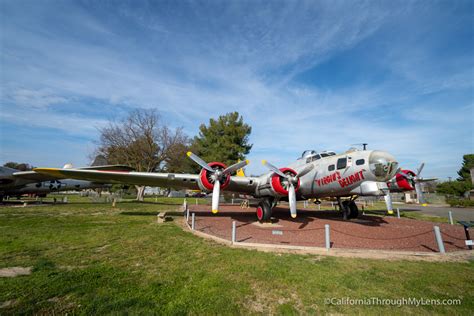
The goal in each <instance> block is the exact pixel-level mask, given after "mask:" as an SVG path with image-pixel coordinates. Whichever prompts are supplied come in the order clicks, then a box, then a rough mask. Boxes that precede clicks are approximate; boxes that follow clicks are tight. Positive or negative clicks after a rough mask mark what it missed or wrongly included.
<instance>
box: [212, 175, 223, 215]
mask: <svg viewBox="0 0 474 316" xmlns="http://www.w3.org/2000/svg"><path fill="white" fill-rule="evenodd" d="M220 194H221V183H220V182H219V180H216V182H214V188H213V189H212V209H211V211H212V213H213V214H216V213H217V212H219V196H220Z"/></svg>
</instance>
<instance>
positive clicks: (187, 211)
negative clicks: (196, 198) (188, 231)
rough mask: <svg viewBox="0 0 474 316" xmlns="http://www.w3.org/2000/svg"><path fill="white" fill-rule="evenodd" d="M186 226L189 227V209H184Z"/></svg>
mask: <svg viewBox="0 0 474 316" xmlns="http://www.w3.org/2000/svg"><path fill="white" fill-rule="evenodd" d="M186 224H188V225H189V209H188V208H187V209H186Z"/></svg>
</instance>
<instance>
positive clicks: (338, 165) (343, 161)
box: [337, 158, 347, 170]
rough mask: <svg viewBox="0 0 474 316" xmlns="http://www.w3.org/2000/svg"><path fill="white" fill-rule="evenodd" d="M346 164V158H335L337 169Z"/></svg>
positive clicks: (342, 167)
mask: <svg viewBox="0 0 474 316" xmlns="http://www.w3.org/2000/svg"><path fill="white" fill-rule="evenodd" d="M346 166H347V158H339V159H338V160H337V169H338V170H339V169H344V168H345V167H346Z"/></svg>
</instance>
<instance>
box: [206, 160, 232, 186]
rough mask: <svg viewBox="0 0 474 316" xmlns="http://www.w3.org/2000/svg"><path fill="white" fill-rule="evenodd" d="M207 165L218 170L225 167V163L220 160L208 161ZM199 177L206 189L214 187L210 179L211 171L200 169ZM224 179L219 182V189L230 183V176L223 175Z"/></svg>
mask: <svg viewBox="0 0 474 316" xmlns="http://www.w3.org/2000/svg"><path fill="white" fill-rule="evenodd" d="M208 165H209V167H211V168H212V169H219V170H224V169H225V168H227V166H226V165H225V164H223V163H222V162H210V163H208ZM199 178H200V180H201V183H202V185H203V186H204V187H205V188H206V189H208V190H212V189H213V188H214V183H213V180H212V173H211V172H209V171H207V170H206V169H204V168H203V169H202V170H201V173H200V174H199ZM224 179H225V180H224V181H222V182H221V189H225V188H226V187H227V186H228V185H229V183H230V176H229V175H224Z"/></svg>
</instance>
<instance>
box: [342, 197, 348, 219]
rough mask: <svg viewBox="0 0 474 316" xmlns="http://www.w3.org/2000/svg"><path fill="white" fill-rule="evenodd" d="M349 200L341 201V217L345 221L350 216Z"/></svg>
mask: <svg viewBox="0 0 474 316" xmlns="http://www.w3.org/2000/svg"><path fill="white" fill-rule="evenodd" d="M349 203H350V201H347V200H346V201H342V203H341V204H342V210H341V211H342V218H343V219H344V220H345V221H347V220H348V219H349V218H350V216H349V215H350V206H349Z"/></svg>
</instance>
